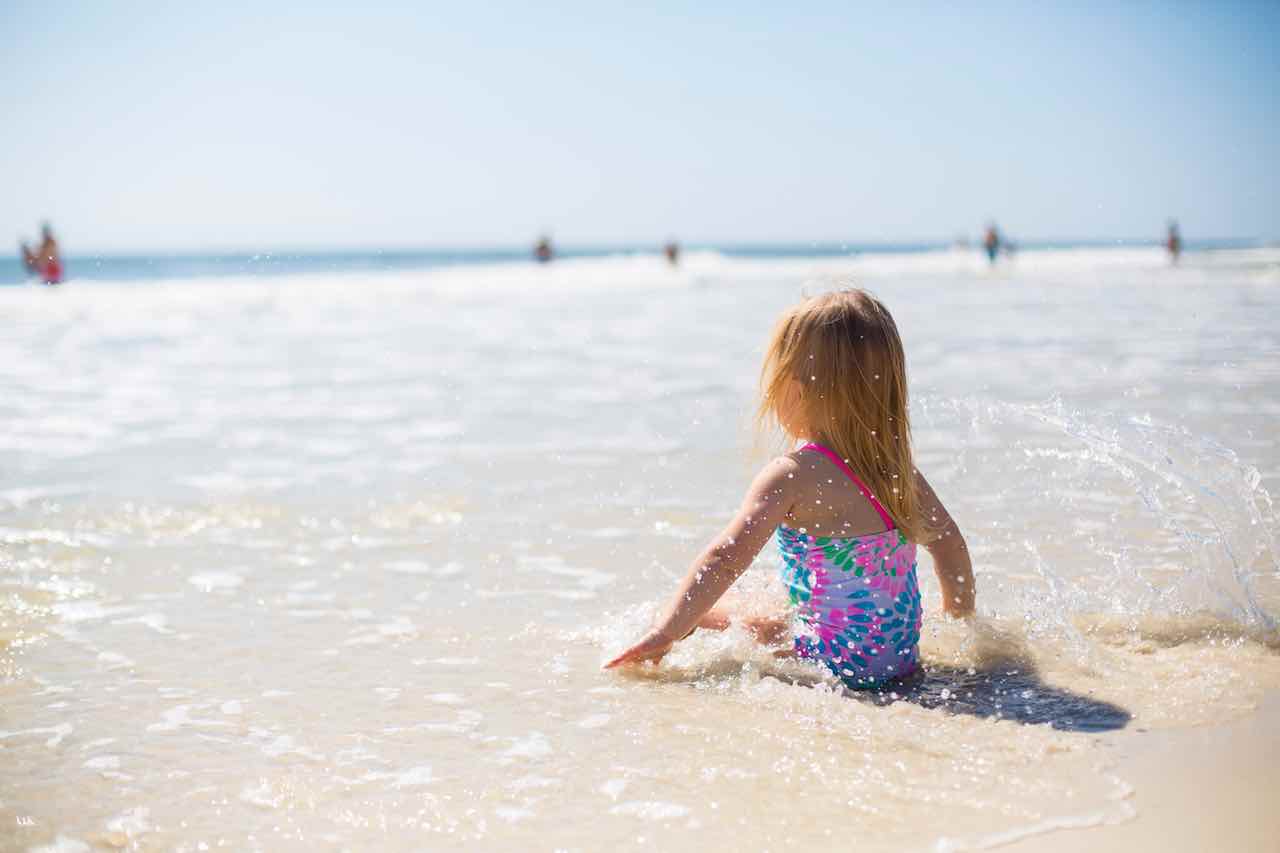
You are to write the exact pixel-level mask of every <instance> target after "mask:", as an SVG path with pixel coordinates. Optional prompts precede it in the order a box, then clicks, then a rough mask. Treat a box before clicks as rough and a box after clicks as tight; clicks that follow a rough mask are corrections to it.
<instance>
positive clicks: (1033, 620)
mask: <svg viewBox="0 0 1280 853" xmlns="http://www.w3.org/2000/svg"><path fill="white" fill-rule="evenodd" d="M842 276H853V277H855V278H856V280H857V281H858V282H859V283H862V284H864V285H865V286H868V287H870V288H872V289H873V290H875V291H876V292H877V293H878V294H879V295H880V296H881V297H882V298H884V299H885V301H886V302H887V303H888V304H889V306H890V307H891V309H892V310H893V311H894V313H895V315H896V317H897V320H898V323H899V326H900V328H901V330H902V332H903V335H904V338H905V342H906V347H907V352H908V358H909V362H910V370H911V374H912V388H913V394H914V417H915V430H916V442H917V448H918V456H919V460H920V464H921V467H922V468H923V469H924V470H925V471H926V473H927V474H929V476H930V479H931V480H932V481H933V483H934V485H935V487H936V488H937V489H938V491H939V492H940V493H941V494H942V496H943V497H944V499H945V500H946V501H947V503H948V505H949V507H950V509H951V511H952V513H953V514H954V515H955V516H956V517H957V518H958V519H959V520H960V522H961V524H962V526H963V527H964V529H965V533H966V535H967V537H968V539H969V542H970V545H971V548H972V550H973V553H974V557H975V566H976V570H977V579H978V584H979V590H980V593H979V605H980V610H981V612H982V614H983V615H982V621H981V624H980V626H979V628H978V629H977V631H976V632H975V631H971V630H969V629H967V628H965V627H964V626H961V625H957V624H953V623H945V622H942V621H940V620H937V619H934V618H931V617H932V614H935V613H936V611H937V607H936V602H937V590H936V585H935V584H934V582H933V579H932V576H931V570H930V569H929V567H928V566H927V564H925V563H923V562H922V565H921V573H922V574H921V577H922V586H923V587H924V593H925V599H926V626H925V638H924V642H923V649H924V660H925V662H926V665H927V671H926V673H925V675H924V676H923V677H922V678H921V679H918V680H917V681H915V682H913V683H909V684H904V685H900V686H899V687H898V688H895V689H894V691H893V692H892V693H889V694H881V695H861V696H849V695H844V694H841V693H840V692H838V691H837V690H835V689H834V687H833V686H832V685H831V684H830V683H828V682H826V681H824V680H823V679H822V677H821V676H820V675H819V674H818V673H816V672H814V671H812V670H809V669H807V668H805V667H803V666H802V665H800V664H797V663H794V662H778V661H774V660H772V659H771V658H770V656H769V655H768V654H766V653H763V652H761V651H759V650H756V649H753V648H751V646H750V644H749V643H747V642H746V641H745V640H744V639H743V637H741V636H740V635H739V634H737V633H735V632H730V633H728V634H726V635H720V636H716V635H703V634H698V635H695V636H694V637H693V638H692V639H691V640H689V641H688V642H686V643H684V644H682V645H681V646H680V647H679V648H678V649H677V650H676V652H675V653H673V654H672V655H671V656H670V657H669V658H668V660H667V662H666V663H664V665H663V667H661V668H660V669H659V670H657V671H648V672H639V673H633V674H624V675H619V674H615V673H603V672H601V671H600V670H599V664H600V662H601V661H602V660H604V659H605V658H606V656H607V654H608V653H609V652H610V651H613V650H616V649H617V648H619V647H620V646H621V645H622V644H623V643H625V642H626V641H627V640H628V639H629V638H630V637H631V636H632V635H633V634H635V633H636V632H638V631H639V630H640V629H641V628H642V626H643V625H644V622H645V619H646V618H647V616H648V614H649V612H650V610H651V608H652V606H653V602H654V601H655V600H656V599H658V598H660V597H661V596H663V595H665V594H666V593H667V592H668V591H669V589H670V588H671V585H672V584H673V582H674V579H675V578H676V577H678V575H679V574H680V573H682V572H683V570H684V568H685V566H686V565H687V563H688V561H689V560H690V559H691V557H692V556H693V554H694V553H695V552H696V550H697V549H698V548H699V547H700V545H701V544H702V541H703V540H704V539H705V538H706V537H707V536H709V535H711V534H712V533H713V532H714V531H715V530H716V528H717V526H718V525H719V524H721V523H723V522H724V521H725V520H726V519H727V517H728V515H729V514H730V513H731V512H732V510H733V508H734V506H735V504H736V502H737V500H738V498H739V496H740V491H741V489H742V488H743V487H744V485H745V483H746V482H747V480H748V479H749V477H750V476H751V473H752V470H753V466H754V465H756V464H758V461H759V459H760V456H759V452H760V451H761V448H759V447H756V446H755V443H754V442H753V440H752V437H751V434H750V430H749V416H750V408H751V394H752V390H753V384H754V377H755V371H756V369H757V366H758V361H759V357H760V351H761V346H762V343H763V339H764V337H765V335H766V333H767V330H768V328H769V326H770V324H771V322H772V320H773V318H774V316H776V314H777V312H778V310H779V309H780V308H781V307H783V306H784V305H786V304H788V303H790V302H791V301H793V300H794V299H795V298H796V296H797V295H798V294H799V293H801V292H802V291H808V292H814V291H817V290H821V289H823V288H824V287H827V286H830V283H831V282H833V281H835V280H838V278H839V277H842ZM0 312H2V313H3V316H4V317H5V318H6V321H7V324H8V334H6V335H5V336H4V338H3V340H0V426H2V428H0V641H3V643H4V648H3V651H2V652H0V666H2V667H3V673H4V680H3V682H2V683H0V707H2V708H3V711H2V712H0V756H2V757H3V761H0V826H7V827H10V829H6V830H0V843H2V845H3V847H4V848H5V849H18V850H21V849H28V848H31V847H40V846H42V845H55V846H57V845H60V847H59V848H58V849H64V850H73V849H83V848H82V847H80V846H78V845H96V846H105V847H112V846H115V847H120V846H124V847H136V848H137V849H181V850H199V849H207V848H217V847H220V846H221V847H224V848H229V849H237V850H241V849H264V850H266V849H270V850H291V849H294V850H312V849H344V848H349V849H368V848H370V847H376V848H379V849H406V850H408V849H423V848H427V849H448V848H450V847H453V846H456V847H476V846H479V847H483V848H487V849H529V848H530V846H534V847H538V848H540V849H541V848H545V849H570V850H574V849H577V850H589V849H601V848H605V847H610V846H614V847H621V848H625V849H632V848H640V847H653V848H656V849H663V850H667V849H702V848H705V847H706V846H707V845H708V844H710V843H714V844H738V845H743V846H749V847H751V848H753V849H756V848H768V849H795V848H801V847H805V846H808V845H810V844H812V843H813V842H823V841H828V840H830V839H833V838H844V839H847V838H848V833H849V826H851V825H856V826H857V840H858V843H859V846H860V847H863V848H866V849H871V850H878V849H901V848H902V847H904V846H905V847H906V848H907V849H933V848H937V849H964V848H966V847H978V846H984V845H986V844H989V843H994V842H995V841H998V840H999V839H1000V838H1002V837H1005V835H1006V834H1007V833H1009V832H1014V831H1021V830H1025V829H1028V828H1034V827H1037V826H1042V825H1048V824H1052V823H1053V822H1054V821H1058V820H1070V821H1075V822H1089V821H1097V822H1105V821H1114V820H1123V819H1125V817H1126V816H1127V815H1128V814H1129V813H1130V812H1131V810H1132V808H1133V807H1132V805H1131V804H1130V803H1129V801H1128V795H1129V793H1130V788H1129V783H1128V782H1126V781H1125V780H1124V779H1122V778H1120V777H1118V776H1116V775H1115V774H1114V773H1113V772H1112V770H1111V769H1110V767H1109V765H1108V763H1107V759H1106V755H1105V752H1104V751H1103V750H1100V749H1099V748H1098V745H1097V744H1098V737H1099V733H1104V732H1108V731H1114V730H1117V729H1121V728H1127V729H1141V728H1150V727H1169V726H1174V727H1176V726H1187V725H1199V724H1205V723H1212V722H1215V721H1217V720H1221V719H1226V718H1229V717H1232V716H1236V715H1240V714H1246V713H1249V712H1250V710H1251V708H1253V707H1254V706H1255V704H1256V703H1257V702H1258V701H1259V698H1260V697H1261V695H1262V694H1263V692H1264V691H1265V690H1267V689H1269V688H1274V687H1277V686H1280V642H1278V641H1277V635H1276V631H1275V619H1276V617H1277V615H1278V614H1280V561H1278V559H1277V543H1276V521H1275V520H1276V513H1275V507H1274V506H1273V504H1272V502H1271V498H1270V494H1272V493H1274V492H1275V491H1276V488H1277V486H1278V485H1280V447H1278V446H1277V441H1278V440H1280V435H1278V434H1277V431H1276V429H1275V424H1276V423H1277V422H1278V419H1280V390H1277V389H1280V330H1278V329H1277V327H1276V324H1275V322H1274V320H1275V318H1276V317H1277V316H1280V252H1277V251H1275V250H1251V251H1233V252H1215V253H1202V254H1196V253H1193V254H1190V255H1188V256H1187V257H1186V258H1185V262H1184V264H1183V266H1182V267H1181V268H1179V269H1176V270H1170V269H1167V268H1166V267H1165V265H1164V263H1163V259H1162V258H1161V257H1160V256H1159V254H1158V253H1156V252H1154V251H1147V250H1111V251H1102V250H1091V251H1074V252H1072V251H1062V252H1049V251H1046V252H1034V253H1032V252H1029V253H1024V254H1023V255H1022V256H1020V257H1019V258H1018V260H1017V261H1016V263H1015V264H1014V265H1012V266H1011V267H1009V268H1006V269H1003V270H999V271H996V272H995V273H992V272H989V271H987V270H986V269H985V268H984V266H983V265H982V264H980V263H978V262H976V260H975V259H974V258H972V257H969V256H967V255H953V254H950V253H933V254H925V255H906V256H901V257H894V256H880V257H871V256H868V257H865V258H861V259H856V260H846V259H838V258H837V259H832V258H825V259H810V260H806V259H796V258H784V259H757V260H740V259H739V260H734V259H724V258H719V257H716V256H714V255H710V254H708V255H704V256H693V257H690V258H689V260H688V262H687V263H686V265H685V266H684V267H683V268H682V269H681V270H680V271H678V272H672V271H670V270H668V269H666V268H665V266H664V265H662V264H661V263H660V262H659V261H658V260H657V259H652V258H643V257H632V258H619V259H583V260H575V261H568V262H565V263H562V264H556V265H553V266H551V267H548V268H534V267H529V266H523V265H506V266H501V267H499V266H495V267H470V268H451V269H444V270H430V271H404V270H398V271H394V272H389V273H383V274H379V273H361V274H350V273H349V274H343V275H328V276H326V275H307V276H302V275H299V276H287V277H282V278H275V279H272V280H271V281H269V282H266V281H260V280H254V279H225V280H207V279H206V280H199V281H189V280H172V281H163V282H152V283H147V284H145V285H139V284H136V283H130V282H121V283H109V282H108V283H102V282H95V283H92V284H84V285H80V286H77V285H76V284H75V283H72V284H70V285H68V286H66V287H64V288H62V289H59V290H42V289H36V288H2V289H0ZM776 565H777V563H776V555H774V554H773V553H766V554H763V555H762V556H761V559H760V561H759V565H758V566H757V567H756V568H755V569H753V570H752V571H751V573H750V574H749V575H748V576H747V577H745V578H744V579H743V581H742V582H741V584H740V586H741V587H742V588H741V589H740V590H737V591H735V593H734V596H735V598H736V599H738V600H739V601H740V602H741V603H742V604H743V605H744V606H747V607H754V608H760V609H764V608H769V607H772V606H774V605H775V604H776V601H777V598H778V590H777V588H776V586H775V585H774V584H775V581H774V572H775V570H776ZM6 833H9V834H8V835H7V836H6Z"/></svg>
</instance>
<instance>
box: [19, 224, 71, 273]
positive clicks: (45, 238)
mask: <svg viewBox="0 0 1280 853" xmlns="http://www.w3.org/2000/svg"><path fill="white" fill-rule="evenodd" d="M22 263H23V266H25V267H26V268H27V272H29V273H31V274H33V275H35V276H38V277H39V278H40V280H41V281H43V282H44V283H45V284H58V283H59V282H61V281H62V276H63V269H62V254H61V252H60V251H59V250H58V241H57V239H55V238H54V236H53V229H52V228H50V227H49V223H47V222H46V223H45V224H44V225H42V226H41V228H40V246H39V247H38V248H37V249H35V250H32V249H31V248H29V247H28V246H27V244H26V243H23V244H22Z"/></svg>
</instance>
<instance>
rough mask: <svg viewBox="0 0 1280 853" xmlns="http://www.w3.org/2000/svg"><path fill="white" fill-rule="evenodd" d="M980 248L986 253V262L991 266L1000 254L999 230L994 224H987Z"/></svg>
mask: <svg viewBox="0 0 1280 853" xmlns="http://www.w3.org/2000/svg"><path fill="white" fill-rule="evenodd" d="M982 248H983V249H985V250H986V252H987V260H988V261H990V262H991V263H992V264H994V263H995V262H996V257H997V256H999V254H1000V230H999V229H998V228H996V224H995V223H994V222H988V223H987V233H986V234H984V235H983V237H982Z"/></svg>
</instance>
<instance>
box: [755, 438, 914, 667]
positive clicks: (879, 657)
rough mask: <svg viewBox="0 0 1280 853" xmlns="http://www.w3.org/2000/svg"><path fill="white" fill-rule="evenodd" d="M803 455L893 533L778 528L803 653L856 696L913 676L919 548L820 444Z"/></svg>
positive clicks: (799, 648) (797, 646) (784, 573)
mask: <svg viewBox="0 0 1280 853" xmlns="http://www.w3.org/2000/svg"><path fill="white" fill-rule="evenodd" d="M801 450H814V451H817V452H819V453H821V454H823V455H824V456H826V457H827V458H828V459H830V460H831V461H832V462H833V463H835V464H836V465H837V466H838V467H839V468H840V469H841V470H842V471H844V473H845V475H846V476H848V477H849V479H850V480H851V481H852V482H853V484H854V485H855V486H857V487H858V490H859V491H860V492H862V494H863V495H864V496H865V497H866V498H867V500H868V501H870V502H871V505H872V507H874V508H875V510H876V511H877V512H878V513H879V514H880V517H881V519H883V520H884V523H885V526H886V528H887V529H886V530H884V531H883V532H881V533H871V534H867V535H865V536H841V537H836V536H815V535H813V534H811V533H808V532H804V531H801V530H796V529H794V528H791V527H788V526H787V525H785V524H782V525H779V526H778V548H779V550H780V551H781V552H782V564H783V565H782V582H783V583H784V584H785V585H786V587H787V590H788V592H789V594H790V597H791V601H792V603H793V604H794V605H795V606H796V613H795V619H796V638H795V650H796V653H797V654H798V655H799V656H800V657H802V658H809V659H812V660H816V661H819V662H821V663H823V664H825V665H826V667H827V668H828V669H830V670H831V671H832V672H833V673H834V674H835V675H836V676H837V677H839V678H840V680H841V681H842V682H844V683H845V685H847V686H848V687H852V688H855V689H862V688H868V687H878V686H880V685H882V684H884V683H885V682H886V681H889V680H891V679H894V678H901V677H902V676H905V675H910V674H911V673H912V672H914V671H915V669H916V666H917V664H918V661H919V644H920V622H921V608H920V587H919V584H918V583H917V582H916V546H915V544H914V543H911V542H908V541H907V538H906V537H905V536H904V535H903V534H902V533H901V532H900V531H899V530H898V529H897V528H896V527H895V526H894V523H893V519H892V517H890V515H889V513H887V512H886V511H885V509H884V507H883V506H882V505H881V504H880V502H879V501H878V500H876V498H875V496H874V495H872V494H871V492H870V490H868V489H867V487H866V486H865V485H863V483H862V481H861V480H859V479H858V477H857V476H856V475H855V474H854V473H853V471H852V470H850V468H849V466H848V465H847V464H846V463H845V462H844V460H842V459H841V458H840V457H839V456H837V455H836V454H835V453H833V452H832V451H831V450H829V449H828V448H826V447H823V446H822V445H819V444H807V445H805V446H804V447H803V448H801Z"/></svg>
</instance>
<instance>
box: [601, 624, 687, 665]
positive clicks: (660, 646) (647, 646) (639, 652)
mask: <svg viewBox="0 0 1280 853" xmlns="http://www.w3.org/2000/svg"><path fill="white" fill-rule="evenodd" d="M674 645H675V640H673V639H671V638H670V637H668V636H667V635H666V634H664V633H662V632H661V631H659V630H658V629H657V628H652V629H650V631H649V633H647V634H645V635H644V636H643V637H641V638H640V640H639V642H637V643H635V644H634V645H632V646H631V648H629V649H627V650H626V651H625V652H623V653H622V654H620V655H618V656H617V657H616V658H614V659H613V660H611V661H609V662H608V663H607V664H605V665H604V668H605V669H613V668H614V667H615V666H622V665H623V664H624V663H642V662H644V661H653V662H654V663H657V662H658V661H660V660H662V656H663V655H665V654H666V653H667V652H669V651H671V647H672V646H674Z"/></svg>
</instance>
